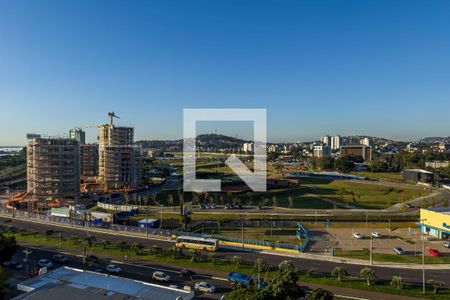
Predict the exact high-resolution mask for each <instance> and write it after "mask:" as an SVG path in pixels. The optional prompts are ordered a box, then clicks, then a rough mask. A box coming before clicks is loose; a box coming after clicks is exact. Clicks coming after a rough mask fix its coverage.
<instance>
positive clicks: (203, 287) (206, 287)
mask: <svg viewBox="0 0 450 300" xmlns="http://www.w3.org/2000/svg"><path fill="white" fill-rule="evenodd" d="M194 288H195V289H196V290H197V291H200V292H206V293H214V292H215V291H216V287H215V286H214V285H212V284H209V283H207V282H204V281H201V282H197V283H196V284H195V286H194Z"/></svg>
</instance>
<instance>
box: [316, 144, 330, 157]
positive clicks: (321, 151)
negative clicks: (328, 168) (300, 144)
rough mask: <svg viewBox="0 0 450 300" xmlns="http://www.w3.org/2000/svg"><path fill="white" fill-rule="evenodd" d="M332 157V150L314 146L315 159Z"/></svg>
mask: <svg viewBox="0 0 450 300" xmlns="http://www.w3.org/2000/svg"><path fill="white" fill-rule="evenodd" d="M330 155H331V148H330V147H329V146H327V145H318V146H317V145H316V146H314V156H315V157H328V156H330Z"/></svg>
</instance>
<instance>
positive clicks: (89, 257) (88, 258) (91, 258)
mask: <svg viewBox="0 0 450 300" xmlns="http://www.w3.org/2000/svg"><path fill="white" fill-rule="evenodd" d="M84 259H85V260H86V262H87V263H97V262H98V261H99V260H100V259H99V258H98V257H97V256H95V255H86V256H85V257H84Z"/></svg>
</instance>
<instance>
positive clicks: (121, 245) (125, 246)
mask: <svg viewBox="0 0 450 300" xmlns="http://www.w3.org/2000/svg"><path fill="white" fill-rule="evenodd" d="M117 247H119V249H120V251H124V250H126V249H128V244H127V242H125V241H120V242H118V243H117Z"/></svg>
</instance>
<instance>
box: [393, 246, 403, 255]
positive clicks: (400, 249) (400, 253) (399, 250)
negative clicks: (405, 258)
mask: <svg viewBox="0 0 450 300" xmlns="http://www.w3.org/2000/svg"><path fill="white" fill-rule="evenodd" d="M394 252H395V253H397V254H398V255H403V254H406V251H405V250H403V249H402V248H400V247H394Z"/></svg>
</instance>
